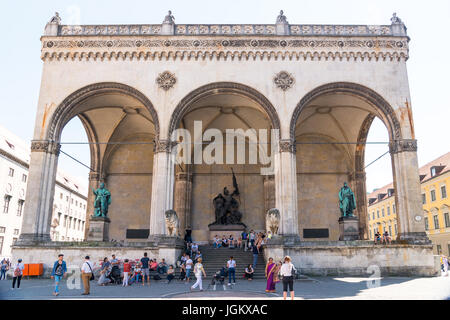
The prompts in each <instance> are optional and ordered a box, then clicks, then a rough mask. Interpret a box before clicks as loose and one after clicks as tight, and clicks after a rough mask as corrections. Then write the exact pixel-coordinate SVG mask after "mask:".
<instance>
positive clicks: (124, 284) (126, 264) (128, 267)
mask: <svg viewBox="0 0 450 320" xmlns="http://www.w3.org/2000/svg"><path fill="white" fill-rule="evenodd" d="M130 270H131V265H130V263H129V262H128V259H125V261H124V263H123V282H122V287H128V274H129V273H130Z"/></svg>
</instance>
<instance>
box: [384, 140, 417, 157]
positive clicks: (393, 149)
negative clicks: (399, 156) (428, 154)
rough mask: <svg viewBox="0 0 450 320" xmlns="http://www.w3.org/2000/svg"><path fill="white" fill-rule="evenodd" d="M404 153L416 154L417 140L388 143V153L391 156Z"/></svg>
mask: <svg viewBox="0 0 450 320" xmlns="http://www.w3.org/2000/svg"><path fill="white" fill-rule="evenodd" d="M405 151H410V152H417V140H416V139H402V140H392V141H390V142H389V152H390V153H391V154H396V153H400V152H405Z"/></svg>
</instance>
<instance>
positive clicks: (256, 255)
mask: <svg viewBox="0 0 450 320" xmlns="http://www.w3.org/2000/svg"><path fill="white" fill-rule="evenodd" d="M252 252H253V269H255V268H256V262H257V261H258V254H259V250H258V247H257V246H253V247H252Z"/></svg>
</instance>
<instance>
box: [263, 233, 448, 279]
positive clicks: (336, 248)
mask: <svg viewBox="0 0 450 320" xmlns="http://www.w3.org/2000/svg"><path fill="white" fill-rule="evenodd" d="M264 255H265V258H266V259H267V258H268V257H273V258H274V259H275V260H281V259H283V257H284V256H285V255H289V256H290V257H291V258H292V262H293V264H294V265H295V267H296V268H297V269H298V270H299V272H300V273H301V274H305V275H311V276H364V277H369V276H371V275H372V274H373V272H374V271H373V270H374V269H368V268H369V267H370V266H378V267H379V268H380V272H381V276H382V277H384V276H435V275H437V274H438V273H439V266H437V265H436V263H435V259H434V256H433V252H432V246H429V245H402V244H398V245H397V244H393V245H389V246H382V245H373V244H370V242H368V241H353V242H347V241H322V242H319V241H317V242H304V243H302V244H301V245H295V246H290V247H284V248H283V246H281V245H269V246H268V247H267V248H266V249H265V252H264ZM372 268H373V267H372ZM369 270H371V271H370V272H369Z"/></svg>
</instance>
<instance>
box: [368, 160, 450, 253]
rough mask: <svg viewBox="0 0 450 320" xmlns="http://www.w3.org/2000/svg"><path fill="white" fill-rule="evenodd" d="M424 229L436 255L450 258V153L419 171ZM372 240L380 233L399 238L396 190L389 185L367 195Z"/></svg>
mask: <svg viewBox="0 0 450 320" xmlns="http://www.w3.org/2000/svg"><path fill="white" fill-rule="evenodd" d="M419 174H420V182H421V192H422V204H423V210H424V219H425V229H426V232H427V235H428V237H429V238H430V240H431V241H432V243H433V251H434V253H435V254H441V253H442V254H445V255H447V256H448V255H450V198H449V195H448V190H449V188H450V152H448V153H446V154H444V155H443V156H441V157H439V158H437V159H435V160H433V161H431V162H429V163H427V164H426V165H424V166H423V167H421V168H420V169H419ZM367 203H368V224H367V225H368V228H369V232H368V234H369V237H370V239H371V240H373V239H374V235H375V233H376V232H377V231H378V232H380V233H384V232H385V231H388V232H389V235H390V236H391V237H392V239H393V240H394V239H395V238H396V237H397V214H396V208H395V190H394V187H393V184H392V183H391V184H388V185H386V186H384V187H383V188H380V189H377V190H375V191H374V192H372V193H370V194H369V195H368V201H367Z"/></svg>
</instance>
